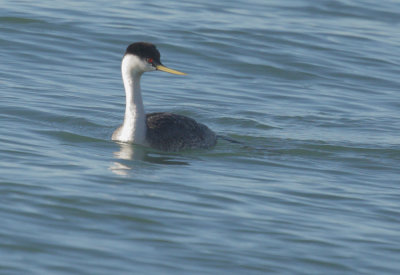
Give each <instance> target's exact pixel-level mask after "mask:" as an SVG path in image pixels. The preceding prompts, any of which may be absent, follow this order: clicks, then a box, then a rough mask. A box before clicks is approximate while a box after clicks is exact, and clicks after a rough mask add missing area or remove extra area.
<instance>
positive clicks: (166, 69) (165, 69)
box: [156, 65, 186, 75]
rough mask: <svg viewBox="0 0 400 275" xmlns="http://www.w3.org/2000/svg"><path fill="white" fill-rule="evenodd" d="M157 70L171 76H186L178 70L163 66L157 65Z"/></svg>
mask: <svg viewBox="0 0 400 275" xmlns="http://www.w3.org/2000/svg"><path fill="white" fill-rule="evenodd" d="M156 69H157V70H159V71H163V72H167V73H170V74H179V75H186V74H185V73H182V72H180V71H177V70H173V69H170V68H168V67H165V66H163V65H157V66H156Z"/></svg>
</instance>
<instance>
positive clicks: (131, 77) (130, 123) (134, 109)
mask: <svg viewBox="0 0 400 275" xmlns="http://www.w3.org/2000/svg"><path fill="white" fill-rule="evenodd" d="M141 67H142V61H141V60H140V59H139V58H138V57H136V56H133V55H127V56H125V57H124V58H123V60H122V65H121V72H122V80H123V82H124V87H125V95H126V107H125V117H124V123H123V124H122V126H121V128H120V129H118V130H117V131H118V133H116V137H115V139H116V140H119V141H123V142H132V143H135V144H142V145H145V143H146V114H145V112H144V106H143V99H142V92H141V90H140V78H141V76H142V74H143V72H144V71H143V69H142V68H141ZM113 139H114V137H113Z"/></svg>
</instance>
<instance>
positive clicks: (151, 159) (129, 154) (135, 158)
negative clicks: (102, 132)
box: [110, 143, 188, 176]
mask: <svg viewBox="0 0 400 275" xmlns="http://www.w3.org/2000/svg"><path fill="white" fill-rule="evenodd" d="M118 145H119V151H116V152H114V158H115V159H116V161H115V162H113V163H112V165H111V166H110V170H111V171H112V172H113V173H115V174H117V175H121V176H126V175H128V174H129V172H130V170H132V169H138V167H139V166H138V163H139V162H141V161H143V162H147V163H154V164H166V165H188V163H187V162H186V161H184V160H182V157H181V156H180V155H178V154H174V153H165V152H159V151H156V150H154V149H151V148H147V147H143V146H140V145H134V144H130V143H118ZM140 167H143V166H140Z"/></svg>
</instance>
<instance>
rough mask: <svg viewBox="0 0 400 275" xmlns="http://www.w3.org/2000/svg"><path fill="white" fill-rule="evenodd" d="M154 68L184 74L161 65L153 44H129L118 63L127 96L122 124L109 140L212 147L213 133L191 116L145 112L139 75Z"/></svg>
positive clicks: (181, 147)
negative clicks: (120, 62)
mask: <svg viewBox="0 0 400 275" xmlns="http://www.w3.org/2000/svg"><path fill="white" fill-rule="evenodd" d="M155 70H159V71H164V72H168V73H172V74H178V75H185V73H182V72H179V71H176V70H173V69H170V68H167V67H165V66H164V65H162V63H161V61H160V52H159V51H158V50H157V48H156V47H155V46H154V45H153V44H151V43H146V42H137V43H133V44H131V45H129V46H128V48H127V49H126V52H125V55H124V57H123V58H122V64H121V72H122V80H123V82H124V87H125V95H126V107H125V117H124V122H123V124H122V125H121V126H120V127H119V128H118V129H117V130H115V132H114V133H113V135H112V140H115V141H121V142H130V143H134V144H141V145H144V146H150V147H152V148H156V149H158V150H162V151H179V150H184V149H196V148H210V147H212V146H214V145H215V144H216V142H217V137H216V135H215V133H214V132H213V131H211V130H210V129H209V128H208V127H207V126H205V125H204V124H201V123H198V122H196V121H195V120H194V119H191V118H189V117H186V116H182V115H177V114H171V113H150V114H146V113H145V111H144V107H143V100H142V92H141V90H140V78H141V76H142V74H143V73H144V72H151V71H155Z"/></svg>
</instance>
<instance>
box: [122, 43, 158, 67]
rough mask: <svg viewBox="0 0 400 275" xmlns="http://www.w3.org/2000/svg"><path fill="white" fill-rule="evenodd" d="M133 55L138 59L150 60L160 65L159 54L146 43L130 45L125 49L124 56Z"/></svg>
mask: <svg viewBox="0 0 400 275" xmlns="http://www.w3.org/2000/svg"><path fill="white" fill-rule="evenodd" d="M127 54H133V55H136V56H138V57H140V58H143V59H146V58H152V59H153V60H154V63H157V64H161V61H160V52H159V51H158V50H157V48H156V46H154V45H153V44H151V43H147V42H136V43H132V44H130V45H129V46H128V48H126V52H125V55H127Z"/></svg>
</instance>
